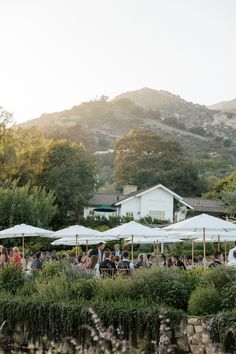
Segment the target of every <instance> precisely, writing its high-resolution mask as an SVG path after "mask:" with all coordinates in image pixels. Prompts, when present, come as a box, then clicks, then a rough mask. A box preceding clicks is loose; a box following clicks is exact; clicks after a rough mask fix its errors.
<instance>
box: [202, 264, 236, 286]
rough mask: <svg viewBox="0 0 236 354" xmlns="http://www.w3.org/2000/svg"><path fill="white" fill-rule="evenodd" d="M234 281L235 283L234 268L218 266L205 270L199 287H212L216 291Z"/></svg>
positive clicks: (235, 270) (235, 273)
mask: <svg viewBox="0 0 236 354" xmlns="http://www.w3.org/2000/svg"><path fill="white" fill-rule="evenodd" d="M234 281H236V269H235V268H234V267H227V266H219V267H215V268H212V269H207V270H205V272H204V273H203V276H202V280H201V285H203V286H209V285H212V286H213V287H215V288H217V289H223V288H224V287H225V286H227V285H228V284H229V285H230V284H231V283H232V282H234Z"/></svg>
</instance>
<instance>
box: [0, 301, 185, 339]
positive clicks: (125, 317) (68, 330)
mask: <svg viewBox="0 0 236 354" xmlns="http://www.w3.org/2000/svg"><path fill="white" fill-rule="evenodd" d="M89 307H91V308H93V309H94V310H95V311H96V312H97V314H98V316H99V317H100V318H101V320H102V321H103V323H104V325H105V326H107V327H108V326H109V325H113V326H114V328H118V327H120V328H121V330H122V332H123V333H124V338H127V339H128V338H131V339H132V344H133V345H136V344H137V342H138V339H141V340H147V342H150V343H151V341H152V340H158V339H159V325H160V320H159V314H160V312H161V311H162V308H160V307H159V306H158V305H154V304H152V305H149V304H148V303H147V302H145V301H131V300H123V301H119V302H117V301H116V302H113V301H112V302H111V301H110V302H107V301H106V302H102V301H101V302H96V301H95V302H86V301H84V302H82V301H80V302H77V303H72V302H70V303H62V302H58V303H52V302H43V301H38V300H37V301H33V300H31V299H29V300H26V299H22V298H20V297H19V298H15V299H11V300H9V299H1V300H0V322H3V321H4V320H7V325H6V328H5V329H4V333H5V334H8V335H10V336H11V335H13V333H14V332H15V331H17V330H18V331H19V330H20V331H22V332H23V331H25V332H26V333H28V336H29V338H30V339H32V340H37V339H39V338H41V337H43V336H45V335H46V336H47V338H48V339H49V340H55V341H59V340H61V339H62V338H63V337H67V336H73V337H75V338H79V339H80V340H81V341H86V339H87V338H88V335H87V333H85V332H84V329H83V328H81V325H82V324H92V323H91V317H90V315H89V314H88V312H87V311H86V308H89ZM167 312H168V316H169V318H170V320H171V324H172V326H173V328H177V327H178V325H179V324H180V322H181V320H183V319H184V318H185V314H184V312H183V311H181V310H177V309H173V308H169V309H167Z"/></svg>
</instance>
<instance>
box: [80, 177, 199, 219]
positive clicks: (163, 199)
mask: <svg viewBox="0 0 236 354" xmlns="http://www.w3.org/2000/svg"><path fill="white" fill-rule="evenodd" d="M175 200H176V201H177V202H179V203H180V204H181V205H184V206H185V207H187V208H189V209H193V207H192V206H191V205H190V204H188V203H186V202H185V201H184V199H183V198H182V197H181V196H179V195H178V194H176V193H174V192H172V191H171V190H170V189H168V188H166V187H164V186H163V185H162V184H157V185H156V186H153V187H150V188H147V189H145V190H142V191H137V187H136V186H132V185H128V186H125V187H124V192H123V194H122V195H116V194H99V193H98V194H95V195H94V197H93V198H92V199H91V201H90V203H89V204H90V205H89V206H88V207H87V208H85V209H84V217H87V216H88V215H103V216H106V217H109V216H113V215H117V216H128V217H133V218H134V220H139V219H141V218H145V217H151V218H152V219H159V220H167V221H168V222H171V223H172V222H173V221H174V212H175V210H174V205H175V202H174V201H175ZM98 205H108V206H113V207H114V208H115V209H116V212H114V213H105V212H102V213H101V212H96V211H95V212H94V209H95V208H96V207H97V206H98Z"/></svg>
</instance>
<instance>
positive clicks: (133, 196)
mask: <svg viewBox="0 0 236 354" xmlns="http://www.w3.org/2000/svg"><path fill="white" fill-rule="evenodd" d="M136 196H137V194H135V195H131V196H130V197H129V198H125V199H124V200H121V201H120V202H118V203H116V204H115V206H116V205H120V204H122V203H125V202H127V201H128V200H130V199H133V198H135V197H136Z"/></svg>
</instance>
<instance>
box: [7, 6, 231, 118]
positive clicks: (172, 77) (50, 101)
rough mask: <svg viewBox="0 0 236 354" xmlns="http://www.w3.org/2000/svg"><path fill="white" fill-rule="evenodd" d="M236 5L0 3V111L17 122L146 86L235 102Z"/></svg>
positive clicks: (209, 101)
mask: <svg viewBox="0 0 236 354" xmlns="http://www.w3.org/2000/svg"><path fill="white" fill-rule="evenodd" d="M235 14H236V1H235V0H224V1H222V0H116V1H115V0H99V1H98V0H38V1H36V0H34V1H33V0H0V43H1V54H0V70H1V75H0V106H3V107H4V108H5V109H7V110H8V111H11V112H13V113H14V118H15V120H16V121H18V122H20V121H24V120H28V119H31V118H35V117H38V116H40V115H41V114H42V113H43V112H55V111H60V110H64V109H66V108H71V107H72V106H74V105H78V104H79V103H80V102H82V101H85V100H90V99H93V98H95V97H96V96H100V95H102V94H105V95H108V96H109V97H110V98H112V97H114V96H115V95H117V94H120V93H122V92H124V91H129V90H136V89H139V88H142V87H144V86H146V87H151V88H154V89H157V90H159V89H162V90H167V91H170V92H172V93H175V94H178V95H180V96H181V97H183V98H185V99H187V100H189V101H193V102H195V103H201V104H206V105H207V104H213V103H216V102H219V101H223V100H230V99H233V98H236V90H235V82H236V65H235V63H236V47H235V33H236V21H235Z"/></svg>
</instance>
